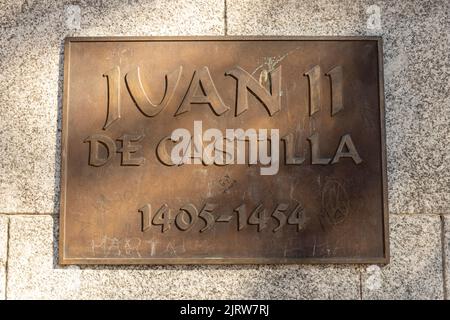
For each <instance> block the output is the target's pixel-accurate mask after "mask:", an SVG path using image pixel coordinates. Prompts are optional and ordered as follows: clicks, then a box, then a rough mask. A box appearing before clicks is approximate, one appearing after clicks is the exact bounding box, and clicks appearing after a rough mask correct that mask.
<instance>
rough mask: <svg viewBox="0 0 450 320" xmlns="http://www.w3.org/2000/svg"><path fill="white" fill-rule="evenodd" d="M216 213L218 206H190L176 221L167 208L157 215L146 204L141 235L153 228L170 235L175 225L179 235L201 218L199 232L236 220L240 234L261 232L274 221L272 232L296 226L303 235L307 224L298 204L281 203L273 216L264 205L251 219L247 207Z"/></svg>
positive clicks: (185, 207) (252, 213)
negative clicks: (253, 228) (249, 229)
mask: <svg viewBox="0 0 450 320" xmlns="http://www.w3.org/2000/svg"><path fill="white" fill-rule="evenodd" d="M216 209H217V205H216V204H213V203H206V204H205V205H204V206H203V208H202V209H201V210H200V212H199V210H198V209H197V208H196V206H195V205H193V204H192V203H188V204H185V205H183V206H182V207H181V208H179V210H178V212H177V214H176V215H175V217H172V216H171V211H172V210H171V209H170V208H169V206H168V205H167V204H163V205H162V206H161V207H160V208H159V209H158V210H157V211H156V212H155V213H154V214H153V212H152V206H151V205H150V204H146V205H144V206H143V207H142V208H140V209H139V212H140V213H141V214H142V232H148V231H150V230H152V229H153V228H152V226H161V231H162V232H163V233H164V232H167V231H169V230H170V229H171V227H172V226H173V225H175V227H176V228H177V229H178V230H180V231H188V230H191V229H192V228H193V227H194V226H195V225H197V223H198V222H199V218H200V219H201V221H200V223H202V227H201V229H200V230H199V232H205V231H207V230H210V229H212V228H213V227H214V225H215V224H216V223H229V222H231V221H232V220H233V218H234V217H236V218H237V230H238V231H241V230H243V229H245V228H247V226H256V230H257V231H258V232H260V231H262V230H264V229H268V227H269V221H270V220H271V219H273V220H274V221H275V222H276V226H275V227H274V228H273V229H272V231H273V232H278V231H280V230H281V229H282V228H283V227H284V226H285V225H293V226H296V229H297V231H300V230H302V229H303V227H304V226H305V223H306V220H307V218H306V216H305V210H304V207H303V206H302V205H301V204H300V203H298V202H295V203H294V204H293V205H291V204H290V203H289V202H282V203H279V204H277V205H276V206H275V208H274V209H273V211H272V213H271V214H270V215H269V214H268V212H269V211H268V208H265V207H264V206H263V204H259V205H257V206H256V207H255V208H253V210H252V211H251V212H250V215H249V214H248V211H247V205H246V204H242V205H240V206H239V207H237V208H235V209H234V210H233V213H232V214H215V211H216ZM289 209H290V210H289Z"/></svg>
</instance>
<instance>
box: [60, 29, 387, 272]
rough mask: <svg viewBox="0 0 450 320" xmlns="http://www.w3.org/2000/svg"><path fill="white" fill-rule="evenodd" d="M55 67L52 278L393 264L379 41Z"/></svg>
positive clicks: (219, 42) (120, 48)
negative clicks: (69, 270) (57, 135)
mask: <svg viewBox="0 0 450 320" xmlns="http://www.w3.org/2000/svg"><path fill="white" fill-rule="evenodd" d="M64 55H65V61H64V102H63V105H64V107H63V139H62V179H61V180H62V185H61V219H60V224H61V225H60V227H61V228H60V260H59V261H60V263H61V264H192V263H195V264H200V263H205V264H206V263H207V264H209V263H318V262H321V263H387V262H388V258H389V253H388V234H387V233H388V228H387V226H388V221H387V197H386V195H387V191H386V160H385V142H384V141H385V133H384V93H383V74H382V48H381V39H380V38H377V37H344V38H342V37H340V38H335V37H320V38H308V37H306V38H299V37H288V38H285V37H255V38H248V37H216V38H214V37H195V38H184V37H182V38H171V37H162V38H160V37H157V38H154V37H144V38H133V37H131V38H128V37H127V38H120V37H119V38H68V39H67V40H66V43H65V53H64Z"/></svg>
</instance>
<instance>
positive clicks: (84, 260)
mask: <svg viewBox="0 0 450 320" xmlns="http://www.w3.org/2000/svg"><path fill="white" fill-rule="evenodd" d="M147 41H150V42H151V41H156V42H166V41H167V42H174V41H180V42H183V41H199V42H208V41H214V42H223V41H244V42H251V41H319V42H320V41H375V42H376V43H377V48H378V88H379V90H378V91H379V108H380V110H379V114H380V119H379V121H380V128H379V129H380V137H381V142H380V145H381V150H380V151H381V166H382V176H381V177H380V178H381V180H382V195H381V197H382V202H383V204H382V207H383V212H382V216H383V217H382V219H383V247H384V254H383V256H378V257H349V258H341V257H337V258H336V257H317V258H314V257H307V258H264V257H259V258H229V257H212V258H209V257H202V258H186V257H183V258H176V257H175V258H136V257H133V258H89V257H79V258H76V257H68V256H66V253H65V248H66V247H65V246H66V241H65V233H66V228H67V225H66V219H65V218H66V192H67V182H68V178H67V160H68V159H67V146H68V107H69V106H68V96H69V74H70V70H69V69H70V68H69V63H70V59H71V54H70V53H71V52H70V46H71V44H72V43H76V42H147ZM64 47H65V50H64V89H63V110H62V138H61V185H60V233H59V263H60V264H63V265H68V264H279V263H297V264H298V263H306V264H315V263H345V264H348V263H368V264H375V263H381V264H386V263H389V222H388V203H387V200H388V197H387V169H386V144H385V141H386V134H385V119H384V117H385V99H384V76H383V48H382V38H381V37H376V36H363V37H329V36H322V37H295V36H294V37H278V36H255V37H248V36H245V37H242V36H220V37H215V36H199V37H69V38H66V39H65V45H64Z"/></svg>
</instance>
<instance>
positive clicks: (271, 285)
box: [8, 215, 360, 299]
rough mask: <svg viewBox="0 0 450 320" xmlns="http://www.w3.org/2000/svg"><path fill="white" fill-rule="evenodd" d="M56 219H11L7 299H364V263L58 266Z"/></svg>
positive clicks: (18, 217)
mask: <svg viewBox="0 0 450 320" xmlns="http://www.w3.org/2000/svg"><path fill="white" fill-rule="evenodd" d="M57 222H58V221H57V219H54V218H53V217H51V216H48V215H45V216H38V215H36V216H13V217H11V218H10V243H9V250H10V255H9V261H8V265H9V273H8V298H11V299H58V298H59V299H67V298H79V299H89V298H97V299H98V298H102V299H113V298H115V299H177V298H178V299H230V298H236V299H282V298H285V299H358V298H359V290H360V286H359V269H358V267H350V266H321V267H318V266H315V267H314V266H301V267H300V266H295V265H290V266H272V267H269V266H168V267H162V266H153V267H152V266H136V267H120V268H118V267H102V266H97V267H89V266H82V267H81V269H80V268H79V267H78V266H70V267H60V266H57V265H56V261H55V259H56V252H57V241H55V239H56V238H57V227H56V226H57ZM30 239H32V241H30Z"/></svg>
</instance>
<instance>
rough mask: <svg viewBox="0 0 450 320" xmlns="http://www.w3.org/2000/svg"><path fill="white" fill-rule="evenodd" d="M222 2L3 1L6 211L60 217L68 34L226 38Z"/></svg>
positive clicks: (2, 206)
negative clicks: (64, 47) (65, 41)
mask: <svg viewBox="0 0 450 320" xmlns="http://www.w3.org/2000/svg"><path fill="white" fill-rule="evenodd" d="M223 12H224V2H223V1H222V0H220V1H219V0H200V1H198V0H195V1H193V0H192V1H176V0H155V1H140V0H133V1H121V0H117V1H106V0H102V1H99V0H97V1H79V2H77V1H17V0H14V1H2V3H1V4H0V23H1V28H0V70H2V71H1V73H0V83H1V84H2V89H0V110H1V117H0V141H2V144H1V149H2V156H1V157H0V198H1V199H2V201H0V213H34V212H36V213H55V212H57V210H58V209H57V208H58V196H59V194H58V191H59V168H60V155H59V149H60V132H59V131H60V130H59V128H60V119H59V118H60V112H61V88H62V81H60V80H61V79H62V53H63V52H62V45H63V39H64V37H66V36H68V35H71V36H112V35H115V36H119V35H220V34H223V27H224V23H223Z"/></svg>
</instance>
